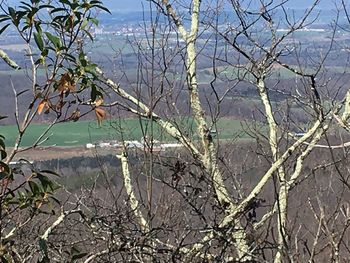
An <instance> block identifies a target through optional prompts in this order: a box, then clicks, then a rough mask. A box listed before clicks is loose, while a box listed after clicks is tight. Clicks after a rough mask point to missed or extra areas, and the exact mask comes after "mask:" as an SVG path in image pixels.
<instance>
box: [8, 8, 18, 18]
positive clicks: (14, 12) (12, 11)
mask: <svg viewBox="0 0 350 263" xmlns="http://www.w3.org/2000/svg"><path fill="white" fill-rule="evenodd" d="M8 11H9V13H10V16H11V17H12V19H15V18H16V10H15V9H14V8H13V7H9V8H8Z"/></svg>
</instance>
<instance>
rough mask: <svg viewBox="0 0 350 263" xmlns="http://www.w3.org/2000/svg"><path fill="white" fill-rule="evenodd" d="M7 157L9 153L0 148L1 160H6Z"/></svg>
mask: <svg viewBox="0 0 350 263" xmlns="http://www.w3.org/2000/svg"><path fill="white" fill-rule="evenodd" d="M6 157H7V153H6V151H4V150H0V160H4V159H5V158H6Z"/></svg>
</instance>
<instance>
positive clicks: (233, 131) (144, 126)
mask: <svg viewBox="0 0 350 263" xmlns="http://www.w3.org/2000/svg"><path fill="white" fill-rule="evenodd" d="M177 122H179V123H180V126H181V127H184V128H183V130H184V133H185V134H188V135H189V136H192V138H193V139H196V135H195V133H196V132H195V124H194V122H193V120H191V119H189V118H182V119H181V120H180V119H179V120H177ZM47 127H48V125H47V124H33V125H31V126H30V127H29V128H28V130H27V131H26V133H25V135H24V137H23V139H22V143H21V145H20V146H21V147H26V146H30V145H32V144H33V143H34V142H35V141H36V140H37V138H38V137H39V136H40V135H41V134H42V133H43V132H44V131H45V129H46V128H47ZM245 127H247V124H245V123H242V122H241V121H239V120H232V119H229V118H222V119H220V121H219V122H218V123H217V124H216V125H215V127H213V128H212V130H213V131H215V132H214V134H215V135H217V136H218V137H219V138H220V139H226V140H227V139H234V138H237V137H239V138H249V136H248V135H247V134H246V133H245V131H244V130H245ZM151 129H153V131H154V132H153V134H154V138H155V139H156V140H159V141H172V138H170V137H169V136H167V135H165V134H164V132H163V131H162V129H161V128H160V127H158V126H157V125H156V124H154V125H153V128H151V124H150V122H148V121H145V120H142V121H141V120H139V119H123V120H112V121H105V122H104V123H103V124H102V125H101V126H100V125H98V123H97V122H96V121H95V120H93V121H79V122H68V123H61V124H56V125H55V126H53V127H52V128H51V130H50V131H49V132H48V133H47V134H46V137H48V140H46V141H45V142H44V143H43V144H41V146H81V145H85V144H86V143H94V142H98V141H101V140H122V139H124V140H140V139H141V138H142V137H143V135H146V134H150V130H151ZM0 131H1V134H2V135H4V136H5V142H6V145H7V147H12V146H13V145H14V143H15V140H16V136H17V134H18V132H17V127H16V126H15V125H6V126H0Z"/></svg>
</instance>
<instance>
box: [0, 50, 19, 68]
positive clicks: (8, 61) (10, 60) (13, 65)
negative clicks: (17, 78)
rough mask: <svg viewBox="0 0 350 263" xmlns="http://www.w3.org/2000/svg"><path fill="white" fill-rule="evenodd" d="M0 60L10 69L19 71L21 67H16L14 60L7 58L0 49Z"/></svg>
mask: <svg viewBox="0 0 350 263" xmlns="http://www.w3.org/2000/svg"><path fill="white" fill-rule="evenodd" d="M0 58H2V59H3V60H4V61H5V63H6V64H7V65H9V66H10V67H11V68H13V69H17V70H19V69H21V67H20V66H18V64H17V63H16V62H15V61H14V60H12V59H11V58H10V57H9V55H8V54H7V53H6V52H5V51H3V50H2V49H0Z"/></svg>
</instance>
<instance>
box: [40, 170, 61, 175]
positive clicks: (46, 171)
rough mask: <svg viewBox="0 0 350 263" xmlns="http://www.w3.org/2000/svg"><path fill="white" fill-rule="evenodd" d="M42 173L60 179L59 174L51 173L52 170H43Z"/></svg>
mask: <svg viewBox="0 0 350 263" xmlns="http://www.w3.org/2000/svg"><path fill="white" fill-rule="evenodd" d="M40 173H45V174H52V175H55V176H58V177H60V175H59V174H58V173H56V172H54V171H50V170H42V171H40Z"/></svg>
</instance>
